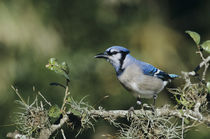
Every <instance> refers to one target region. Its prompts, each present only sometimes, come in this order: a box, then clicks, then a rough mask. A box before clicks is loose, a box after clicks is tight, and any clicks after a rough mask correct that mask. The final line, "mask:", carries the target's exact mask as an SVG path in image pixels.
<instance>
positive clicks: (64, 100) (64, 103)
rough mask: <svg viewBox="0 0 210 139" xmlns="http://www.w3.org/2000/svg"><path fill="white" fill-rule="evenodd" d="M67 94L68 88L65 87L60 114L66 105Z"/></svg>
mask: <svg viewBox="0 0 210 139" xmlns="http://www.w3.org/2000/svg"><path fill="white" fill-rule="evenodd" d="M69 94H70V93H69V87H68V86H66V90H65V95H64V98H63V104H62V107H61V111H62V112H64V109H65V108H64V107H65V105H66V103H67V97H68V95H69Z"/></svg>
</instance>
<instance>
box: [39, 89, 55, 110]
mask: <svg viewBox="0 0 210 139" xmlns="http://www.w3.org/2000/svg"><path fill="white" fill-rule="evenodd" d="M38 94H39V95H40V96H41V97H42V98H43V99H44V101H45V102H46V103H47V104H48V105H49V106H52V105H51V103H50V102H49V101H47V99H46V98H45V97H44V96H43V95H42V94H41V92H40V91H39V92H38Z"/></svg>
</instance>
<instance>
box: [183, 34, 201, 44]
mask: <svg viewBox="0 0 210 139" xmlns="http://www.w3.org/2000/svg"><path fill="white" fill-rule="evenodd" d="M185 32H186V33H187V34H188V35H190V37H191V38H192V39H193V40H194V42H195V43H196V44H197V45H199V44H200V35H199V34H198V33H196V32H194V31H189V30H188V31H185Z"/></svg>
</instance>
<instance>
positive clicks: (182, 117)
mask: <svg viewBox="0 0 210 139" xmlns="http://www.w3.org/2000/svg"><path fill="white" fill-rule="evenodd" d="M181 137H182V139H184V117H182V136H181Z"/></svg>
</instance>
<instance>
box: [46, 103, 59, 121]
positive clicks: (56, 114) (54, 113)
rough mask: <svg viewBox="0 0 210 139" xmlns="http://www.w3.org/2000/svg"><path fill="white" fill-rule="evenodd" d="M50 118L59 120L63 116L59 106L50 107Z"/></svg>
mask: <svg viewBox="0 0 210 139" xmlns="http://www.w3.org/2000/svg"><path fill="white" fill-rule="evenodd" d="M48 115H49V117H52V118H58V117H60V115H61V110H60V108H59V107H58V105H53V106H51V107H50V109H49V112H48Z"/></svg>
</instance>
